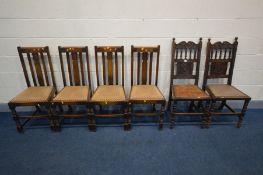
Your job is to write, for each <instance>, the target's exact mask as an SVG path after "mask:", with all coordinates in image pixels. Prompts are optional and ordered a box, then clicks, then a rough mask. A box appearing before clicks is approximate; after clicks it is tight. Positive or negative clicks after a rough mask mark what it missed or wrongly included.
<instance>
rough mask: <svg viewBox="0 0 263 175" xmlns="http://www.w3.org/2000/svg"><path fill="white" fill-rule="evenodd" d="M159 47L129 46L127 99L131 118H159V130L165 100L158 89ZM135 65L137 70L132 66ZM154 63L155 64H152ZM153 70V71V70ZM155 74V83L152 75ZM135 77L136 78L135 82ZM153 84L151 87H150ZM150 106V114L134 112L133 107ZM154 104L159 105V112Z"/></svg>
mask: <svg viewBox="0 0 263 175" xmlns="http://www.w3.org/2000/svg"><path fill="white" fill-rule="evenodd" d="M159 55H160V46H159V45H158V46H157V47H134V46H131V92H130V97H129V113H131V114H132V115H129V117H131V116H138V117H139V116H152V117H154V116H159V129H162V128H163V118H164V108H165V98H164V96H163V94H162V93H161V91H160V90H159V88H158V87H157V83H158V70H159ZM154 59H155V62H154ZM136 60H137V61H136ZM135 63H137V69H134V64H135ZM153 63H155V64H153ZM154 68H155V69H154ZM154 72H155V81H153V80H152V79H153V78H154V76H152V75H153V73H154ZM135 77H137V78H136V79H137V80H136V81H135ZM152 84H153V85H152ZM137 104H143V105H144V106H145V105H146V104H150V105H151V106H152V107H151V110H150V112H141V111H138V110H135V108H134V107H135V105H137ZM156 104H160V105H161V108H160V110H156ZM130 127H131V118H130V119H129V128H130Z"/></svg>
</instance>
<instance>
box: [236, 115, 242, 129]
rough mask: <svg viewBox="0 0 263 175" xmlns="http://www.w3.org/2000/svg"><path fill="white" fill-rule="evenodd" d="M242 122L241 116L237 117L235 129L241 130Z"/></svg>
mask: <svg viewBox="0 0 263 175" xmlns="http://www.w3.org/2000/svg"><path fill="white" fill-rule="evenodd" d="M242 122H243V116H239V119H238V122H237V125H236V127H237V128H241V126H242Z"/></svg>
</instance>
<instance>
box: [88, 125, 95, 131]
mask: <svg viewBox="0 0 263 175" xmlns="http://www.w3.org/2000/svg"><path fill="white" fill-rule="evenodd" d="M89 131H91V132H96V131H97V127H96V125H89Z"/></svg>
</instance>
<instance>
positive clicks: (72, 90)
mask: <svg viewBox="0 0 263 175" xmlns="http://www.w3.org/2000/svg"><path fill="white" fill-rule="evenodd" d="M58 51H59V59H60V65H61V73H62V78H63V85H64V88H63V89H62V90H61V91H60V92H59V93H58V95H57V96H56V97H55V98H54V99H53V100H52V104H53V105H52V109H53V110H52V111H53V112H52V113H53V115H54V117H55V118H56V120H55V121H56V126H57V128H56V129H57V130H60V129H61V124H62V123H63V120H64V119H65V118H85V117H86V118H88V107H87V105H88V101H89V99H90V94H91V83H90V67H89V52H88V47H61V46H59V47H58ZM65 105H66V106H68V111H66V112H65V111H63V108H62V109H60V110H57V106H59V107H61V106H65ZM72 106H84V111H81V110H79V109H78V110H74V108H73V107H72Z"/></svg>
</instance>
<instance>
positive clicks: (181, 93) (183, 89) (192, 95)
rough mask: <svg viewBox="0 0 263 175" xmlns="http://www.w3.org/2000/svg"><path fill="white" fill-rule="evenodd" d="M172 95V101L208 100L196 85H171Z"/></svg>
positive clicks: (207, 96)
mask: <svg viewBox="0 0 263 175" xmlns="http://www.w3.org/2000/svg"><path fill="white" fill-rule="evenodd" d="M172 93H173V94H172V98H173V99H174V100H179V99H180V100H199V99H200V100H204V99H209V98H210V97H209V95H207V94H206V93H205V92H204V91H203V90H202V89H200V88H199V87H198V86H196V85H173V92H172Z"/></svg>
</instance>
